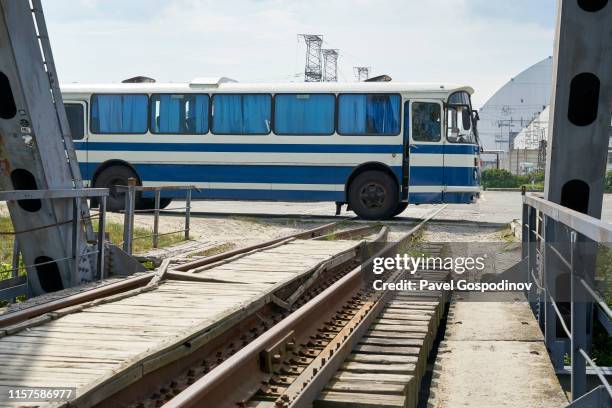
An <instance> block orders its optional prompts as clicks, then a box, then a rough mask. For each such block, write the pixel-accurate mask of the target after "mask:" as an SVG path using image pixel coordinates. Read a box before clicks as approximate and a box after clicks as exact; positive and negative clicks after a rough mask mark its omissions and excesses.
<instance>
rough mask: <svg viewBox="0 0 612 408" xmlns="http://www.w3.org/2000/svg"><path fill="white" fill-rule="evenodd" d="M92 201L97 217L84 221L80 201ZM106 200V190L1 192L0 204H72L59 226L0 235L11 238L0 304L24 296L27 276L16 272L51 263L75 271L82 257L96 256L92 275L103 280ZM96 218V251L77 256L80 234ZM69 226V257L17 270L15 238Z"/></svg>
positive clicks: (17, 251)
mask: <svg viewBox="0 0 612 408" xmlns="http://www.w3.org/2000/svg"><path fill="white" fill-rule="evenodd" d="M92 197H95V198H97V199H98V201H99V202H100V208H99V212H98V215H97V216H90V217H89V219H84V217H83V216H82V213H81V206H82V205H83V199H84V198H92ZM107 197H108V189H106V188H83V189H74V190H70V189H65V190H18V191H2V192H0V201H13V200H15V201H17V200H66V199H70V200H71V202H72V217H71V218H70V219H68V220H66V221H64V222H62V223H58V224H52V225H43V226H39V227H36V228H32V229H28V230H25V231H0V235H5V236H7V235H9V236H14V237H15V243H14V246H13V256H12V264H11V269H7V270H4V271H3V272H4V273H10V275H11V276H10V277H9V278H8V279H3V280H0V301H9V302H10V301H15V299H16V298H17V297H18V296H23V295H26V296H27V295H28V281H27V274H23V275H20V274H19V271H21V270H28V269H31V268H36V267H38V266H43V265H46V264H49V263H54V262H73V263H74V270H75V271H78V270H79V262H80V261H81V258H82V257H84V256H91V255H96V271H97V274H98V277H99V278H100V279H102V278H104V270H105V265H104V257H105V253H104V252H105V247H104V236H105V225H106V199H107ZM96 217H97V218H98V219H99V223H98V233H97V241H96V245H97V248H96V249H95V250H91V251H88V252H86V253H81V252H80V249H79V248H78V245H79V242H81V240H80V234H82V233H83V231H84V228H83V227H84V223H89V222H91V219H93V218H96ZM67 224H71V226H72V255H71V256H70V257H65V258H61V259H54V260H52V261H49V262H41V263H36V264H32V265H23V266H20V254H19V253H20V251H19V245H18V244H17V239H16V238H17V236H18V235H20V234H27V233H29V232H33V231H37V230H42V229H47V228H57V227H58V226H60V225H67Z"/></svg>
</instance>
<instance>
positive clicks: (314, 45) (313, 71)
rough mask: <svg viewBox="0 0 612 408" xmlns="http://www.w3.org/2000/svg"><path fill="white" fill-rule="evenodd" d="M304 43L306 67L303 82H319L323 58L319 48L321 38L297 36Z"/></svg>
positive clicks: (318, 36)
mask: <svg viewBox="0 0 612 408" xmlns="http://www.w3.org/2000/svg"><path fill="white" fill-rule="evenodd" d="M300 37H301V38H303V39H304V42H305V43H306V65H305V67H304V81H305V82H321V80H322V79H323V63H322V61H323V58H322V53H321V46H322V45H323V36H322V35H315V34H299V35H298V38H300Z"/></svg>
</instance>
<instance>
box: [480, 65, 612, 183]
mask: <svg viewBox="0 0 612 408" xmlns="http://www.w3.org/2000/svg"><path fill="white" fill-rule="evenodd" d="M552 62H553V61H552V57H548V58H545V59H543V60H542V61H540V62H538V63H536V64H534V65H532V66H531V67H529V68H527V69H526V70H524V71H523V72H521V73H520V74H518V75H517V76H515V77H514V78H512V79H511V80H510V81H509V82H508V83H506V84H505V85H504V86H502V87H501V88H500V89H499V90H498V91H497V92H496V93H495V94H494V95H493V96H492V97H491V98H490V99H489V100H488V101H487V102H486V103H485V104H484V105H483V106H482V107H481V108H480V110H479V115H480V122H478V133H479V135H480V140H481V143H482V145H483V148H484V150H485V151H497V152H500V153H498V154H489V155H486V154H485V155H483V157H482V159H483V166H484V167H485V168H491V167H496V166H497V156H499V159H500V161H499V167H500V168H504V169H507V170H510V171H511V172H512V173H515V174H527V173H530V172H532V171H537V170H544V169H545V168H546V146H547V141H548V122H549V104H550V98H551V96H552V86H551V83H552ZM610 135H611V140H610V146H612V127H611V133H610ZM608 170H612V148H608Z"/></svg>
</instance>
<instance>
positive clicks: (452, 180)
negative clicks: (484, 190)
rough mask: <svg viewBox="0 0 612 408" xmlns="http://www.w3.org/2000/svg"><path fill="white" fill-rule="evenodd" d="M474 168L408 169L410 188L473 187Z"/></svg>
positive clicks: (428, 167) (474, 183) (435, 167)
mask: <svg viewBox="0 0 612 408" xmlns="http://www.w3.org/2000/svg"><path fill="white" fill-rule="evenodd" d="M474 171H475V168H474V167H437V166H431V167H430V166H422V167H416V166H415V167H411V168H410V175H409V180H410V185H411V186H441V185H446V186H475V185H477V180H476V179H475V178H474Z"/></svg>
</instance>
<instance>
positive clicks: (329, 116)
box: [274, 94, 336, 135]
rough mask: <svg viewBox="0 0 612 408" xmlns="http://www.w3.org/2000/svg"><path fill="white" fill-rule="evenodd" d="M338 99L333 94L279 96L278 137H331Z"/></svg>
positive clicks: (276, 128)
mask: <svg viewBox="0 0 612 408" xmlns="http://www.w3.org/2000/svg"><path fill="white" fill-rule="evenodd" d="M335 109H336V97H335V95H332V94H277V95H276V96H275V97H274V133H275V134H277V135H331V134H333V133H334V125H335V124H334V119H335V114H336V113H335Z"/></svg>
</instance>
